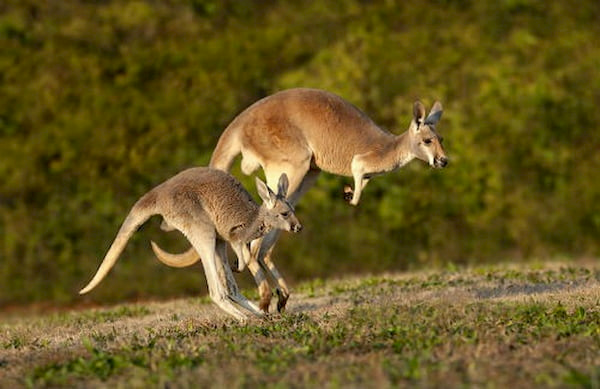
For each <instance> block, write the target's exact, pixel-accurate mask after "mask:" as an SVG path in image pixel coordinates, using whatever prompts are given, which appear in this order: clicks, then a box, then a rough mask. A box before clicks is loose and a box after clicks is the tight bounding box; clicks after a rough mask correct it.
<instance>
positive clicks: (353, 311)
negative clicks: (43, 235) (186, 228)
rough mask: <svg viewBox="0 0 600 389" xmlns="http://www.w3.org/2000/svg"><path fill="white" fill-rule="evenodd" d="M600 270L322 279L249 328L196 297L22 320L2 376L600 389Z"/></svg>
mask: <svg viewBox="0 0 600 389" xmlns="http://www.w3.org/2000/svg"><path fill="white" fill-rule="evenodd" d="M599 270H600V269H599V267H598V266H595V264H582V265H576V266H575V265H566V264H556V263H553V264H545V265H539V266H536V267H531V266H529V267H525V266H520V267H516V266H497V267H493V268H491V267H488V268H473V269H470V268H464V269H461V268H458V269H451V270H445V271H435V272H427V273H425V272H421V273H407V274H390V275H385V276H371V277H366V278H353V279H341V280H330V281H327V280H315V281H311V282H309V283H305V284H303V285H299V286H298V288H297V289H296V292H295V293H294V295H293V300H291V301H290V307H289V308H290V312H289V313H287V314H284V315H273V316H271V317H269V318H266V319H262V320H261V319H252V320H250V321H249V322H248V323H246V324H238V323H237V322H235V321H233V320H231V319H229V318H227V317H226V316H225V315H223V314H221V313H220V312H219V311H218V310H217V309H216V308H215V307H214V306H213V305H211V304H208V303H206V302H205V300H204V299H198V298H193V299H187V300H176V301H173V302H166V303H148V304H145V305H144V304H137V305H131V306H129V305H123V306H120V307H117V308H112V309H108V310H93V311H79V312H70V313H68V314H62V315H61V316H60V320H58V319H57V316H56V315H49V316H38V317H35V318H33V319H31V318H29V319H27V320H25V319H19V318H14V317H13V318H11V320H10V321H9V322H8V323H5V324H3V325H1V326H0V331H1V332H0V345H2V347H3V348H4V351H5V354H0V355H1V357H0V368H2V369H5V370H6V371H7V372H8V379H7V380H6V381H5V382H3V383H8V384H9V385H14V384H17V385H26V386H30V387H45V386H52V387H55V386H59V387H60V386H69V387H70V386H100V387H115V386H117V387H119V386H122V387H148V386H150V387H152V386H160V387H163V386H165V385H169V387H269V388H286V387H326V388H338V387H344V388H345V387H377V388H379V387H384V388H385V387H398V386H400V387H414V386H419V387H421V386H425V387H430V386H434V387H437V386H452V387H462V386H466V387H471V386H474V387H506V386H509V385H510V386H515V387H583V388H598V387H599V385H600V277H599V275H600V271H599ZM71 333H72V334H73V337H72V338H70V337H69V335H68V334H71ZM65 334H66V335H65ZM61 335H63V336H61ZM41 344H44V345H43V346H41ZM0 382H1V381H0Z"/></svg>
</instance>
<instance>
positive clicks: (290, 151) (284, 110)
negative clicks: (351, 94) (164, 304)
mask: <svg viewBox="0 0 600 389" xmlns="http://www.w3.org/2000/svg"><path fill="white" fill-rule="evenodd" d="M441 114H442V106H441V104H440V103H439V102H436V103H435V104H434V105H433V108H432V110H431V112H430V114H429V116H425V115H426V112H425V107H424V106H423V104H422V103H421V102H419V101H417V102H415V104H414V107H413V119H412V121H411V123H410V125H409V128H408V130H407V131H405V132H404V133H402V134H400V135H394V134H391V133H389V132H387V131H384V130H383V129H381V128H379V127H378V126H377V125H376V124H375V123H373V121H372V120H371V119H369V117H368V116H367V115H365V114H364V113H363V112H361V111H360V110H359V109H358V108H356V107H355V106H353V105H352V104H350V103H348V102H347V101H345V100H343V99H342V98H341V97H339V96H336V95H334V94H332V93H329V92H326V91H322V90H316V89H305V88H299V89H290V90H286V91H282V92H279V93H276V94H274V95H271V96H268V97H265V98H264V99H262V100H259V101H258V102H256V103H255V104H253V105H251V106H250V107H249V108H247V109H246V110H245V111H243V112H242V113H240V114H239V115H238V116H237V117H236V118H235V119H234V120H233V121H232V122H231V124H230V125H229V126H228V127H227V128H226V129H225V131H224V132H223V134H222V135H221V137H220V139H219V142H218V143H217V146H216V148H215V151H214V152H213V155H212V158H211V162H210V166H211V167H214V168H217V169H222V170H225V171H229V169H230V168H231V165H232V163H233V160H234V158H235V157H236V156H237V155H238V154H240V153H241V154H242V171H243V172H244V173H245V174H251V173H252V172H253V171H255V170H256V169H258V167H259V166H260V167H262V168H263V170H264V172H265V176H266V178H267V184H268V185H269V186H271V187H273V185H274V184H275V183H276V180H277V177H279V175H280V174H281V173H283V172H285V173H286V174H287V175H288V177H289V181H290V184H289V185H290V186H289V198H290V201H291V202H292V203H293V204H295V203H296V202H297V201H298V200H299V198H300V197H301V196H302V194H304V193H305V192H306V191H307V190H308V189H309V188H310V187H311V186H312V185H313V183H314V181H315V180H316V178H317V176H318V174H319V172H320V171H321V170H323V171H326V172H329V173H334V174H339V175H342V176H348V177H353V178H354V189H352V188H350V187H349V186H347V187H346V188H345V189H344V192H345V193H344V197H345V198H346V199H347V200H348V201H349V202H350V204H352V205H357V204H358V202H359V200H360V196H361V193H362V190H363V189H364V187H365V186H366V184H367V182H368V181H369V179H370V178H371V177H373V176H376V175H379V174H383V173H386V172H389V171H392V170H395V169H397V168H400V167H402V166H404V165H405V164H407V163H408V162H410V161H411V160H413V159H415V158H417V159H420V160H423V161H425V162H426V163H428V164H429V165H431V166H432V167H444V166H446V164H447V162H448V159H447V157H446V154H445V151H444V148H443V147H442V144H441V138H440V136H439V135H438V134H437V132H436V129H435V124H436V123H437V122H438V121H439V119H440V117H441ZM276 240H277V233H276V232H273V233H271V234H269V235H267V236H266V237H265V238H264V240H263V242H262V246H261V247H260V249H256V250H254V252H255V256H256V259H257V261H258V262H259V264H260V265H261V266H260V268H258V269H259V271H257V272H253V274H254V276H255V278H256V280H257V283H259V289H261V290H266V289H265V288H264V286H263V287H260V284H261V283H264V282H266V281H265V276H264V274H262V272H261V269H265V270H266V271H267V272H268V273H270V275H271V276H272V278H274V279H275V281H276V285H277V288H278V294H279V295H280V296H282V297H281V298H280V304H279V305H282V306H285V301H287V297H288V296H289V292H288V290H287V286H286V285H285V281H284V280H283V278H282V277H281V276H280V275H279V273H278V272H277V270H276V268H275V266H274V265H273V263H272V262H271V260H270V254H271V251H272V248H273V245H274V243H275V242H276ZM188 254H189V252H188ZM263 259H264V260H263ZM256 268H257V267H256V266H253V267H252V268H251V270H252V269H256ZM267 299H270V295H269V296H262V295H261V302H264V301H265V300H267ZM282 301H283V304H281V302H282ZM261 305H263V304H262V303H261Z"/></svg>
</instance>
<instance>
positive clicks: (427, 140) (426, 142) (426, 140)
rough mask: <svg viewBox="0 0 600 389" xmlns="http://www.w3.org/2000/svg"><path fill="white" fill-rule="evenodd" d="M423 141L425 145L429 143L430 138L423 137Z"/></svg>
mask: <svg viewBox="0 0 600 389" xmlns="http://www.w3.org/2000/svg"><path fill="white" fill-rule="evenodd" d="M423 142H424V143H425V144H426V145H429V144H431V139H430V138H427V139H423Z"/></svg>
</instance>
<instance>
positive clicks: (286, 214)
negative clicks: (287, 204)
mask: <svg viewBox="0 0 600 389" xmlns="http://www.w3.org/2000/svg"><path fill="white" fill-rule="evenodd" d="M281 216H283V217H288V216H290V213H289V212H287V211H286V212H281Z"/></svg>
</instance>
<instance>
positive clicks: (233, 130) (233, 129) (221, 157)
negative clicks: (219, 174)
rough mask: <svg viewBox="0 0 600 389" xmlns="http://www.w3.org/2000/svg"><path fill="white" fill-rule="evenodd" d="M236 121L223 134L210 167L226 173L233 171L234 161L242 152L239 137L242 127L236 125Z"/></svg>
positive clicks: (211, 159)
mask: <svg viewBox="0 0 600 389" xmlns="http://www.w3.org/2000/svg"><path fill="white" fill-rule="evenodd" d="M236 121H237V120H234V121H233V122H232V123H231V124H230V125H229V126H228V127H227V128H226V129H225V131H223V134H221V137H220V138H219V141H218V142H217V146H216V147H215V150H214V151H213V154H212V156H211V158H210V163H209V164H208V166H210V167H212V168H215V169H219V170H223V171H226V172H228V171H230V170H231V165H232V164H233V160H234V159H235V157H236V156H237V155H238V154H239V153H240V152H241V151H242V146H241V144H240V140H239V136H238V133H239V131H240V127H238V126H237V125H236Z"/></svg>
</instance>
